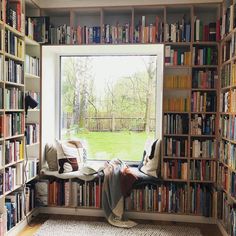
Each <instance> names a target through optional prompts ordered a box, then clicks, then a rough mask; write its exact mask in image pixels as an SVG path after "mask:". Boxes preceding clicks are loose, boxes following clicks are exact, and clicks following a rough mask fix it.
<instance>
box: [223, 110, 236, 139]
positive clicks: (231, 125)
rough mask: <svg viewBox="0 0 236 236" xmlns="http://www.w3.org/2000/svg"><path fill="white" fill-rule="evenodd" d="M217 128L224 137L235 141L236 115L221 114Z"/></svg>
mask: <svg viewBox="0 0 236 236" xmlns="http://www.w3.org/2000/svg"><path fill="white" fill-rule="evenodd" d="M219 130H220V134H221V135H222V136H223V137H224V138H227V139H230V140H233V141H236V116H231V115H230V116H221V117H220V123H219Z"/></svg>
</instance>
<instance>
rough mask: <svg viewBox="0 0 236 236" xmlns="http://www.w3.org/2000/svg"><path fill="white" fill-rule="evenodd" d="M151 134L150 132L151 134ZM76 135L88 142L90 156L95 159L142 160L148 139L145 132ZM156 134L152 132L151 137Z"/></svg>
mask: <svg viewBox="0 0 236 236" xmlns="http://www.w3.org/2000/svg"><path fill="white" fill-rule="evenodd" d="M149 136H150V134H149ZM74 137H77V138H80V139H84V140H86V141H87V144H88V158H89V159H94V160H98V159H99V160H111V159H113V158H119V159H121V160H126V161H127V160H129V161H140V160H141V159H142V155H143V150H144V144H145V142H146V139H147V134H146V133H145V132H125V131H123V132H87V133H79V134H76V135H74ZM153 137H154V134H153V133H152V134H151V138H153Z"/></svg>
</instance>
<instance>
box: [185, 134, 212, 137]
mask: <svg viewBox="0 0 236 236" xmlns="http://www.w3.org/2000/svg"><path fill="white" fill-rule="evenodd" d="M190 136H191V137H194V138H195V137H201V138H215V137H216V136H215V135H205V134H191V135H190Z"/></svg>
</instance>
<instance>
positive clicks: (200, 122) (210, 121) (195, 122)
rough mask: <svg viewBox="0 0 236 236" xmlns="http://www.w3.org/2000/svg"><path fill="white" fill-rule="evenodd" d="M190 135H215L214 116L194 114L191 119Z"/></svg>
mask: <svg viewBox="0 0 236 236" xmlns="http://www.w3.org/2000/svg"><path fill="white" fill-rule="evenodd" d="M190 130H191V134H192V135H215V115H199V114H195V115H194V116H193V117H192V118H191V124H190Z"/></svg>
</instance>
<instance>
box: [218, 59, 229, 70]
mask: <svg viewBox="0 0 236 236" xmlns="http://www.w3.org/2000/svg"><path fill="white" fill-rule="evenodd" d="M231 61H232V58H230V59H228V60H226V61H224V62H223V63H222V64H221V66H220V67H221V68H222V67H224V66H226V65H228V64H230V63H231Z"/></svg>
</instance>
